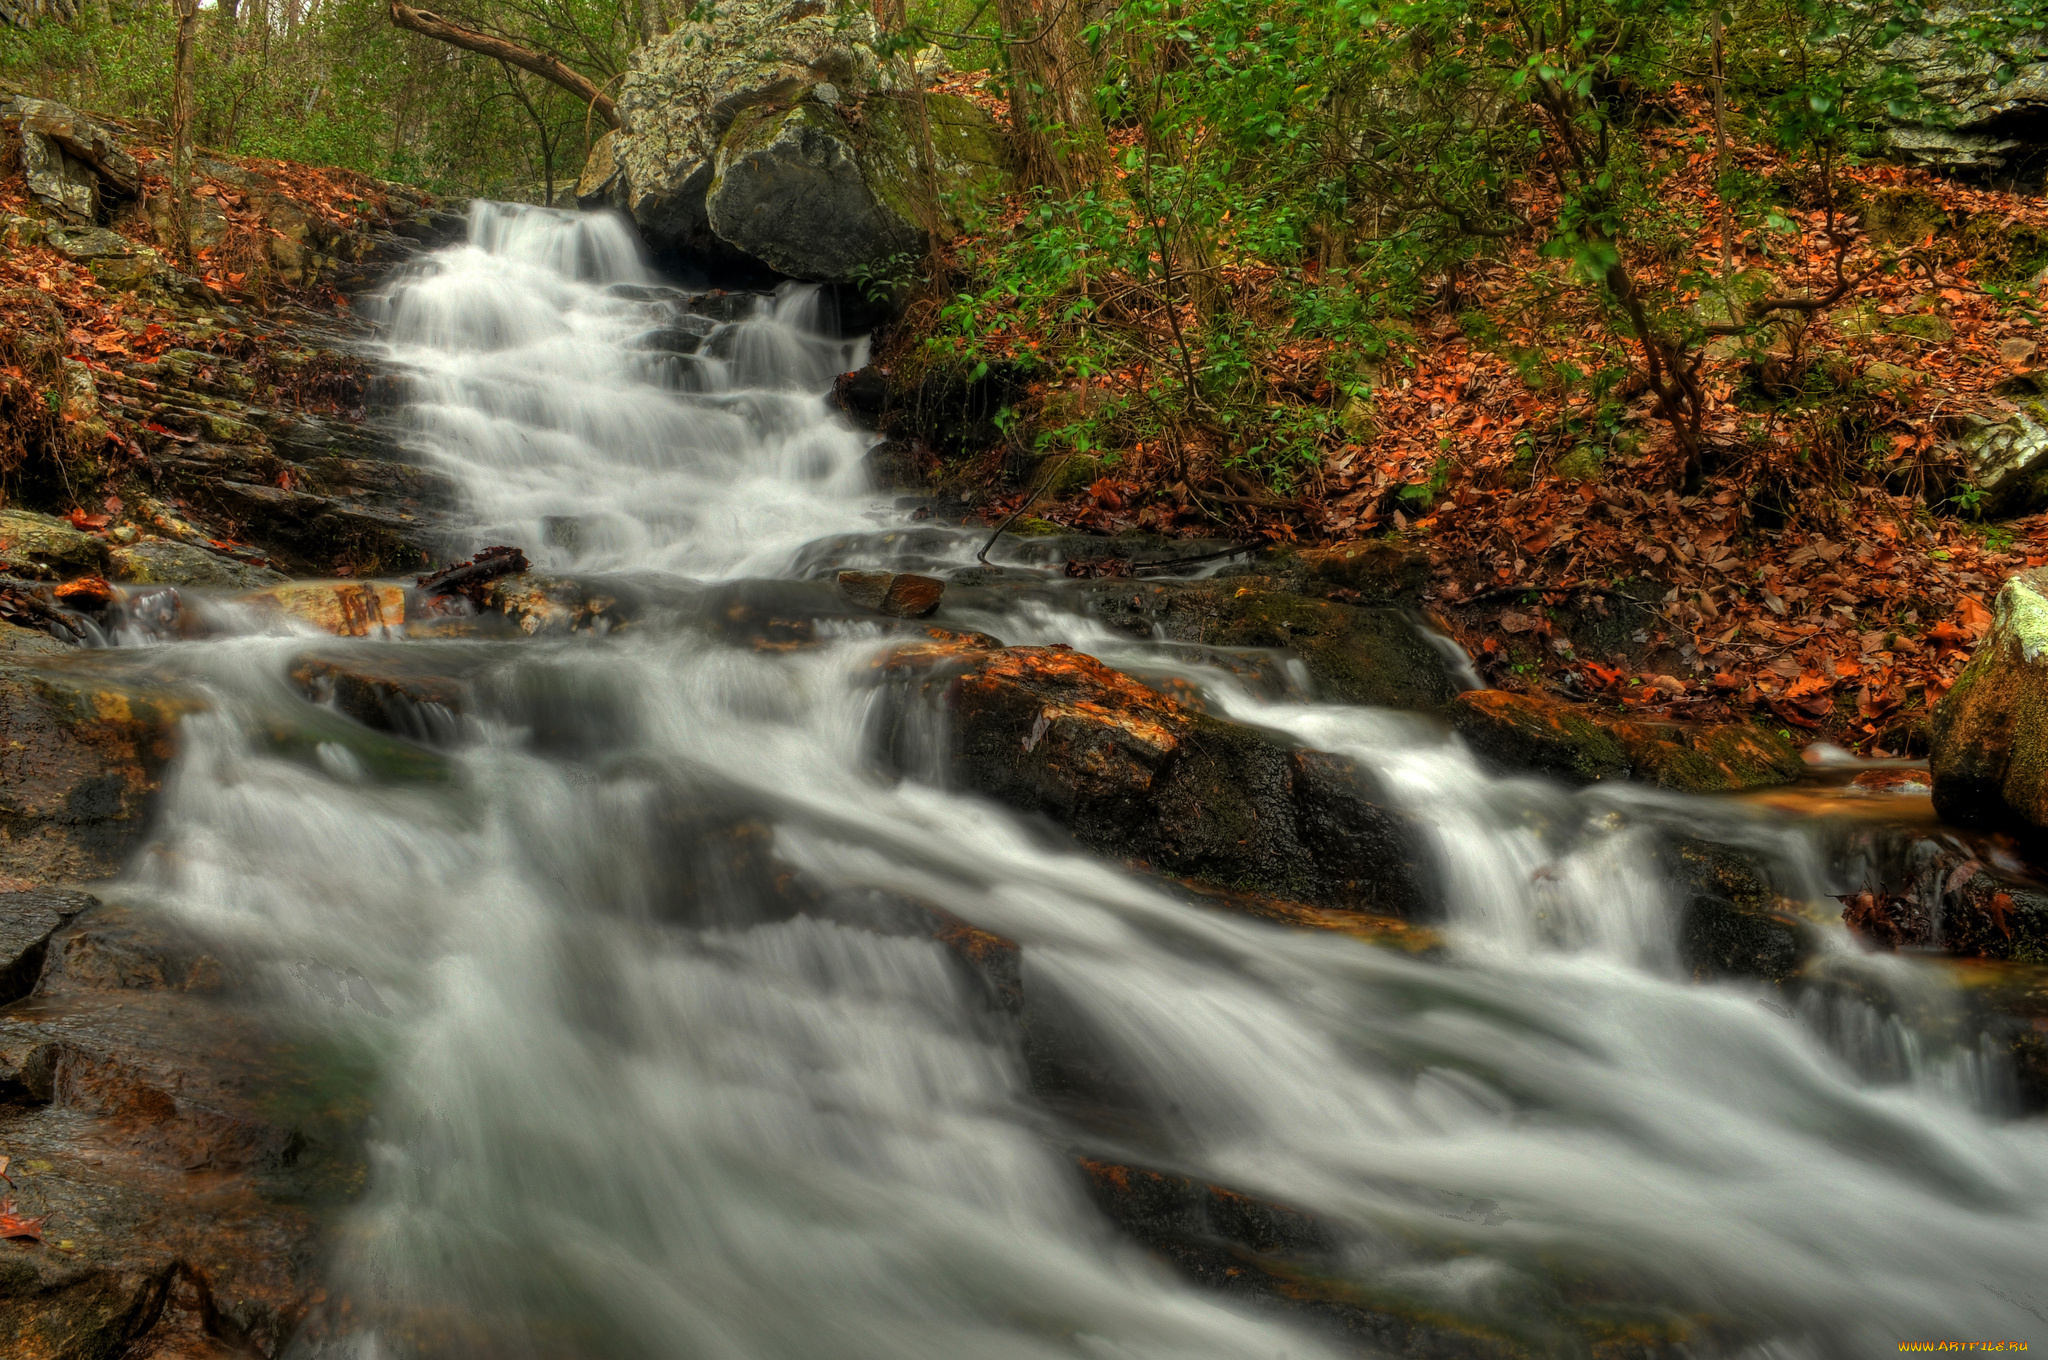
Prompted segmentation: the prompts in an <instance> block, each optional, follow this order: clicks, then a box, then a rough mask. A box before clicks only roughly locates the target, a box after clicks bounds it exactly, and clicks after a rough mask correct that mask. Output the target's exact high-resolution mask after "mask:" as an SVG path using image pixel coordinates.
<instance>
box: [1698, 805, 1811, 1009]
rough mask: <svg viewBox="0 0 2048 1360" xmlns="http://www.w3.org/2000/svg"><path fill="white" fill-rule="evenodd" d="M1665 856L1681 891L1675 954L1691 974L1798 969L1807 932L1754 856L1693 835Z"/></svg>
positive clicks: (1777, 973) (1779, 976)
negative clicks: (1694, 838) (1696, 838)
mask: <svg viewBox="0 0 2048 1360" xmlns="http://www.w3.org/2000/svg"><path fill="white" fill-rule="evenodd" d="M1667 856H1668V857H1667V867H1668V868H1669V870H1670V871H1671V873H1672V876H1673V877H1674V878H1675V879H1676V881H1677V882H1678V884H1679V887H1680V891H1681V892H1682V893H1683V895H1684V903H1683V905H1682V906H1681V907H1680V908H1679V921H1678V953H1679V959H1680V961H1681V962H1682V963H1683V964H1684V965H1685V967H1686V968H1687V969H1688V970H1690V971H1691V973H1692V975H1693V976H1694V977H1696V978H1701V979H1710V978H1718V977H1754V978H1763V979H1765V980H1766V981H1770V982H1783V981H1785V980H1786V979H1788V978H1790V977H1791V976H1792V975H1793V974H1794V973H1796V972H1798V971H1799V968H1800V965H1801V964H1802V963H1804V962H1805V960H1806V959H1807V957H1808V956H1809V955H1810V954H1811V953H1812V952H1813V948H1814V945H1813V938H1812V934H1811V931H1810V929H1809V928H1808V926H1807V924H1806V922H1805V921H1804V920H1803V918H1802V917H1801V916H1800V915H1799V913H1798V912H1797V910H1796V909H1795V908H1794V907H1793V906H1792V904H1790V903H1788V902H1786V901H1785V900H1784V899H1782V898H1781V897H1779V895H1778V893H1777V891H1776V890H1775V889H1774V888H1773V886H1772V884H1771V877H1770V871H1769V869H1768V868H1767V867H1766V866H1765V865H1764V864H1763V863H1762V862H1761V861H1760V860H1759V859H1758V858H1757V857H1755V856H1753V855H1751V854H1749V853H1746V852H1744V851H1742V850H1741V849H1739V848H1737V847H1734V846H1728V845H1716V844H1713V843H1711V842H1708V841H1699V840H1679V841H1677V842H1675V843H1674V844H1673V845H1672V846H1671V847H1670V849H1669V850H1668V852H1667Z"/></svg>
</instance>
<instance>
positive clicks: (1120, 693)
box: [882, 647, 1432, 916]
mask: <svg viewBox="0 0 2048 1360" xmlns="http://www.w3.org/2000/svg"><path fill="white" fill-rule="evenodd" d="M900 697H901V698H902V699H904V700H907V701H908V702H907V703H905V704H901V705H899V707H898V708H897V709H896V710H895V711H894V712H893V714H892V715H891V717H890V718H888V719H886V720H885V731H884V733H883V734H882V741H883V744H884V746H885V748H886V749H888V750H890V751H891V752H892V757H893V758H894V759H895V760H896V761H897V762H898V763H899V764H906V763H907V764H908V766H909V767H912V768H915V767H916V765H917V763H918V761H919V760H920V759H921V756H920V754H919V753H918V752H917V750H916V747H917V741H918V737H917V733H918V731H919V729H918V725H917V719H916V718H915V717H914V716H913V715H914V714H916V713H917V712H918V711H919V709H920V706H922V705H934V704H943V706H944V709H945V712H946V720H947V726H946V737H945V749H944V751H943V753H942V759H943V762H944V764H945V765H946V767H947V768H948V769H949V770H950V775H951V778H952V779H953V780H954V781H955V782H957V783H958V784H959V785H960V786H962V787H964V788H967V789H971V790H974V791H976V792H980V793H984V794H987V795H989V796H991V797H994V798H996V799H998V800H1000V801H1002V802H1005V803H1008V804H1010V805H1011V806H1013V807H1017V808H1021V809H1023V810H1025V811H1027V812H1035V813H1042V814H1044V815H1046V816H1048V817H1050V818H1051V819H1052V820H1053V821H1055V822H1057V823H1058V824H1059V825H1061V826H1062V827H1064V828H1066V829H1067V830H1068V831H1070V832H1071V833H1072V834H1073V835H1074V836H1075V837H1076V838H1077V839H1078V840H1080V841H1081V843H1082V844H1084V845H1087V846H1090V847H1091V848H1094V849H1097V850H1100V851H1102V852H1104V853H1106V854H1111V855H1115V856H1117V857H1118V858H1132V859H1137V860H1140V861H1142V862H1145V863H1147V864H1148V865H1150V866H1151V867H1153V868H1156V869H1159V870H1162V871H1164V872H1167V873H1170V874H1173V875H1176V876H1185V877H1192V878H1199V879H1203V880H1206V881H1209V882H1213V883H1217V884H1221V885H1224V886H1226V887H1232V888H1240V889H1245V890H1249V891H1254V892H1260V893H1265V894H1270V895H1272V896H1276V897H1286V898H1291V899H1294V900H1296V901H1299V902H1305V903H1309V904H1311V905H1317V906H1328V907H1338V908H1345V909H1350V910H1360V911H1373V912H1380V913H1385V914H1389V915H1396V916H1409V915H1415V914H1419V913H1421V912H1423V911H1425V910H1427V909H1428V908H1429V906H1430V905H1432V904H1431V903H1430V899H1429V896H1428V893H1427V889H1426V885H1425V882H1424V880H1425V876H1426V875H1425V870H1424V867H1423V866H1424V860H1423V858H1422V855H1421V853H1420V852H1419V850H1418V849H1417V841H1416V839H1415V836H1414V833H1413V830H1412V828H1410V827H1409V825H1408V823H1407V820H1406V818H1405V817H1403V816H1402V815H1401V814H1399V813H1396V812H1392V811H1389V810H1388V809H1387V807H1386V806H1385V805H1384V803H1383V801H1381V800H1378V799H1377V798H1376V797H1375V790H1374V789H1373V788H1372V786H1371V783H1370V779H1369V777H1368V776H1367V775H1366V774H1365V773H1364V772H1363V771H1361V770H1359V769H1357V768H1355V767H1353V766H1352V765H1351V764H1350V763H1349V762H1346V761H1344V760H1341V759H1339V758H1337V757H1335V756H1330V755H1326V754H1323V753H1321V752H1316V751H1306V750H1297V749H1293V748H1290V747H1289V746H1287V745H1286V744H1285V743H1283V742H1281V741H1279V740H1277V739H1274V738H1272V737H1269V736H1267V735H1266V734H1263V733H1260V732H1257V731H1254V730H1252V729H1250V728H1245V727H1239V726H1236V725H1233V724H1230V723H1224V722H1219V721H1217V720H1216V719H1214V718H1210V717H1207V716H1204V715H1202V714H1199V713H1195V712H1193V711H1191V710H1189V709H1187V708H1185V707H1183V706H1182V705H1180V704H1177V703H1175V702H1173V701H1172V700H1170V699H1167V698H1164V697H1162V696H1161V695H1159V694H1157V693H1156V692H1154V691H1152V690H1150V689H1148V688H1146V687H1145V686H1143V685H1140V684H1138V683H1137V682H1136V681H1133V680H1131V679H1130V678H1129V677H1127V676H1123V675H1120V674H1118V673H1117V672H1115V671H1112V670H1110V669H1109V668H1108V667H1106V666H1104V665H1102V663H1101V662H1099V661H1097V660H1095V659H1094V658H1093V657H1089V656H1084V655H1082V654H1080V653H1077V652H1072V651H1068V650H1066V649H1063V648H1040V647H1019V648H1011V649H1007V650H1003V651H994V652H982V653H975V654H973V656H972V658H971V659H970V660H968V661H966V662H965V663H964V664H963V663H959V662H949V663H944V664H940V665H937V666H935V667H933V668H932V669H931V670H930V671H929V672H927V673H926V674H924V675H922V676H919V677H916V678H914V679H912V680H910V681H908V682H907V683H906V686H905V693H904V694H903V695H902V696H900Z"/></svg>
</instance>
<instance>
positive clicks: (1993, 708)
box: [1932, 569, 2048, 828]
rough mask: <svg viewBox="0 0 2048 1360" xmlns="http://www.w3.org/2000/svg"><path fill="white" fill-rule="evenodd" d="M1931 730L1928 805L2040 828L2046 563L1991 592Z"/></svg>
mask: <svg viewBox="0 0 2048 1360" xmlns="http://www.w3.org/2000/svg"><path fill="white" fill-rule="evenodd" d="M1932 740H1933V753H1932V768H1933V775H1934V807H1935V811H1937V812H1939V813H1940V814H1941V815H1942V816H1943V817H1946V818H1947V819H1948V820H1950V821H1952V822H1955V823H1957V824H1958V825H1962V826H2011V825H2018V826H2032V827H2039V828H2048V569H2037V570H2035V571H2031V572H2027V573H2025V574H2023V575H2020V576H2015V577H2013V578H2012V579H2011V580H2009V581H2007V582H2006V583H2005V586H2004V587H2003V588H2002V589H2001V590H2000V591H1999V592H1998V600H1997V602H1996V604H1995V605H1994V607H1993V609H1992V622H1991V631H1990V632H1989V633H1987V634H1986V635H1985V638H1984V641H1983V642H1982V643H1981V644H1980V645H1979V646H1978V648H1977V654H1976V655H1975V656H1973V657H1972V658H1971V659H1970V664H1969V665H1968V666H1967V667H1965V668H1964V670H1963V673H1962V675H1961V676H1959V677H1957V679H1956V683H1955V685H1954V686H1953V687H1952V688H1951V689H1950V690H1949V692H1948V693H1947V694H1946V695H1944V696H1943V697H1942V700H1941V702H1940V703H1939V704H1938V705H1936V706H1935V710H1934V722H1933V732H1932Z"/></svg>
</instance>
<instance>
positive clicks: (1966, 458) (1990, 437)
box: [1955, 400, 2048, 519]
mask: <svg viewBox="0 0 2048 1360" xmlns="http://www.w3.org/2000/svg"><path fill="white" fill-rule="evenodd" d="M1960 424H1961V426H1962V432H1961V433H1960V434H1959V435H1957V437H1956V441H1955V445H1956V449H1957V451H1958V452H1960V453H1961V454H1962V456H1963V466H1964V468H1965V469H1966V471H1967V473H1968V476H1969V481H1970V485H1972V486H1974V487H1975V488H1977V490H1979V491H1980V492H1982V493H1983V500H1981V501H1980V502H1979V503H1978V505H1977V513H1979V514H1980V515H1982V516H1983V517H1984V518H1986V519H2011V518H2014V517H2016V516H2020V515H2031V514H2033V513H2034V512H2035V511H2036V510H2040V509H2042V508H2043V507H2048V402H2044V401H2041V400H2032V401H2027V402H2024V403H2022V404H2021V405H2020V406H2019V407H2018V408H2017V409H2014V410H2011V411H2004V412H1998V413H1995V414H1994V415H1969V416H1964V417H1962V418H1961V421H1960Z"/></svg>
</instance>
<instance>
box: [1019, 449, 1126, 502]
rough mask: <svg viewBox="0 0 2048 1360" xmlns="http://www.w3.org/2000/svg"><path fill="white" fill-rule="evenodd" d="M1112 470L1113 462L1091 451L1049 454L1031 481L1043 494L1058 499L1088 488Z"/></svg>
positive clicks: (1039, 464) (1038, 464) (1037, 466)
mask: <svg viewBox="0 0 2048 1360" xmlns="http://www.w3.org/2000/svg"><path fill="white" fill-rule="evenodd" d="M1108 473H1109V465H1108V464H1107V463H1105V462H1104V461H1103V460H1102V459H1100V458H1097V457H1094V456H1093V455H1091V454H1081V453H1077V454H1072V455H1068V454H1057V453H1055V454H1048V455H1047V456H1046V457H1044V458H1041V459H1039V460H1038V463H1037V464H1036V466H1034V467H1033V468H1032V470H1031V485H1032V486H1033V487H1035V488H1037V490H1038V493H1039V494H1040V495H1041V496H1050V497H1052V498H1054V499H1055V500H1057V499H1058V498H1059V497H1061V496H1071V495H1073V494H1074V493H1075V492H1077V491H1086V490H1087V489H1088V488H1089V487H1090V486H1092V485H1094V484H1095V482H1096V480H1097V479H1098V478H1100V477H1104V476H1106V475H1108Z"/></svg>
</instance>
